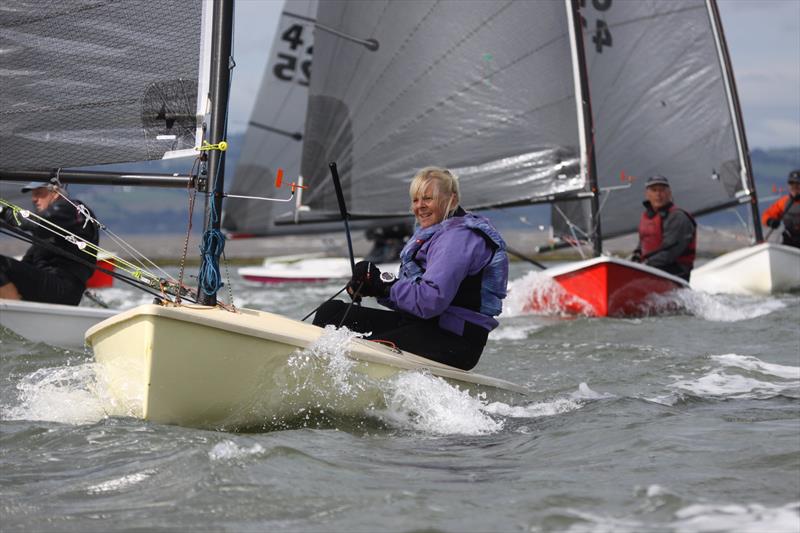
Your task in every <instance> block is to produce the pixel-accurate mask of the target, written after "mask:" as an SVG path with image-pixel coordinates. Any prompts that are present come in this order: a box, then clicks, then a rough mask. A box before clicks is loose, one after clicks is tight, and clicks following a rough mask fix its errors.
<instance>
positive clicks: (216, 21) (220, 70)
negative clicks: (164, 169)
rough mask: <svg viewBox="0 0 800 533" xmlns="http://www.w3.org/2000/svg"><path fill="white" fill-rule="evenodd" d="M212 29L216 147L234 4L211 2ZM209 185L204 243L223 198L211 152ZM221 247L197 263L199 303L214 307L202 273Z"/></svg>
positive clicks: (219, 156)
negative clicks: (204, 284)
mask: <svg viewBox="0 0 800 533" xmlns="http://www.w3.org/2000/svg"><path fill="white" fill-rule="evenodd" d="M212 26H213V29H212V34H211V117H210V127H209V138H210V140H209V142H210V143H211V144H212V145H218V144H219V143H220V141H223V140H224V137H225V132H226V130H227V128H226V126H227V120H228V114H227V111H228V92H229V89H230V57H231V41H232V35H233V0H214V7H213V23H212ZM208 182H209V183H210V184H211V186H212V188H213V196H212V198H211V201H210V204H211V205H210V208H209V209H208V212H207V220H206V234H205V235H204V237H203V242H204V243H205V242H206V241H207V239H208V237H209V235H214V234H217V235H221V234H220V233H219V231H220V220H221V215H222V196H223V194H224V190H225V152H224V151H221V150H210V154H209V158H208ZM220 253H221V247H217V248H216V249H215V250H214V251H212V252H211V253H204V254H203V256H202V258H201V262H200V272H201V275H200V278H201V280H200V283H201V286H200V287H199V290H198V291H197V292H198V296H199V298H198V303H200V304H202V305H209V306H213V305H216V304H217V294H216V292H214V293H213V294H207V293H206V291H205V290H204V288H203V287H202V283H203V280H202V278H203V276H202V273H203V272H206V271H207V270H208V269H214V270H215V271H218V270H219V256H220Z"/></svg>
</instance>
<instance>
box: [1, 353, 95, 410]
mask: <svg viewBox="0 0 800 533" xmlns="http://www.w3.org/2000/svg"><path fill="white" fill-rule="evenodd" d="M95 376H96V374H95V366H94V364H93V363H83V364H79V365H74V366H72V365H65V366H58V367H50V368H40V369H39V370H36V371H35V372H33V373H31V374H28V375H27V376H25V377H23V378H22V379H21V380H20V382H19V383H18V384H17V386H16V388H17V398H16V400H17V403H16V405H5V404H4V405H2V408H0V410H1V411H2V417H3V418H4V419H8V420H42V421H49V422H62V423H66V424H89V423H93V422H97V421H98V420H102V419H103V418H105V417H106V405H105V404H104V401H103V399H102V398H101V397H99V396H98V395H97V392H96V388H95V385H96V379H95Z"/></svg>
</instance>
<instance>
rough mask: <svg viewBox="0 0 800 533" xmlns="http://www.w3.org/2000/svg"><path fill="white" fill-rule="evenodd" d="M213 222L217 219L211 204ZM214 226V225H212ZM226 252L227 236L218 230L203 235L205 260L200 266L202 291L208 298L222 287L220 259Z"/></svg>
mask: <svg viewBox="0 0 800 533" xmlns="http://www.w3.org/2000/svg"><path fill="white" fill-rule="evenodd" d="M210 218H211V221H212V222H213V221H215V220H216V218H217V213H216V209H215V208H214V202H211V217H210ZM210 226H213V223H212V224H210ZM223 251H225V235H223V234H222V232H221V231H220V230H218V229H213V228H212V229H208V230H206V232H205V233H203V240H202V242H201V243H200V254H201V255H202V256H203V260H202V261H201V264H200V272H199V273H198V276H199V277H200V290H202V291H203V293H204V294H205V295H206V296H213V295H215V294H217V291H219V289H220V287H222V276H221V275H220V273H219V257H220V256H221V255H222V252H223Z"/></svg>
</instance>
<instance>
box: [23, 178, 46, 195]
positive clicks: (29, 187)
mask: <svg viewBox="0 0 800 533" xmlns="http://www.w3.org/2000/svg"><path fill="white" fill-rule="evenodd" d="M48 185H50V182H48V181H31V182H30V183H28V184H27V185H25V186H24V187H23V188H22V189H20V191H21V192H30V191H32V190H34V189H38V188H39V187H47V186H48Z"/></svg>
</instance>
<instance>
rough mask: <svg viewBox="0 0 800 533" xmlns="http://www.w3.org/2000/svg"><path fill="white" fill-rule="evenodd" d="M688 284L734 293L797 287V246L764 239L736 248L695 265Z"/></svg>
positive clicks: (799, 279) (799, 266) (799, 258)
mask: <svg viewBox="0 0 800 533" xmlns="http://www.w3.org/2000/svg"><path fill="white" fill-rule="evenodd" d="M691 286H692V288H693V289H695V290H699V291H704V292H710V293H733V294H773V293H778V292H786V291H792V290H797V289H800V249H798V248H793V247H791V246H786V245H783V244H776V243H771V242H765V243H761V244H757V245H754V246H748V247H746V248H741V249H739V250H735V251H733V252H730V253H727V254H724V255H722V256H720V257H717V258H716V259H714V260H713V261H709V262H708V263H706V264H704V265H702V266H700V267H698V268H695V269H694V270H693V271H692V277H691Z"/></svg>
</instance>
